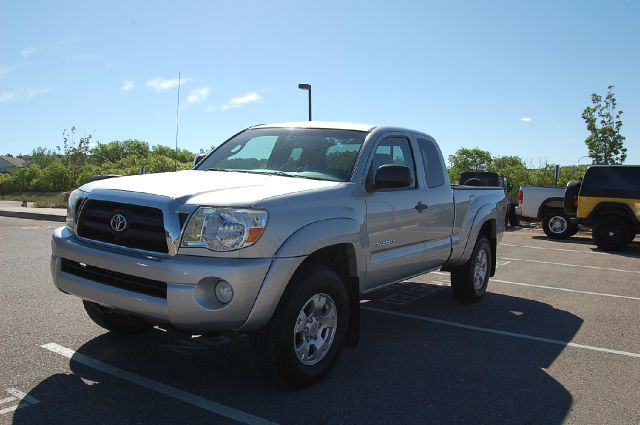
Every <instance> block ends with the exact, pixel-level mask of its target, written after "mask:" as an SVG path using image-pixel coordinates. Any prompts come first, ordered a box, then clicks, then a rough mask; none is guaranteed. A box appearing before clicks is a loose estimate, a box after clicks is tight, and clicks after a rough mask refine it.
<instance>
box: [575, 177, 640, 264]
mask: <svg viewBox="0 0 640 425" xmlns="http://www.w3.org/2000/svg"><path fill="white" fill-rule="evenodd" d="M564 208H565V213H566V214H567V215H568V216H570V217H571V219H572V221H573V222H574V223H577V224H580V225H583V226H589V227H592V228H593V229H592V235H593V240H594V241H595V243H596V245H598V247H599V248H601V249H604V250H607V251H617V250H619V249H622V248H623V247H625V246H627V245H628V244H629V243H631V241H633V239H634V238H635V236H636V233H637V232H638V231H640V166H638V165H593V166H591V167H589V168H587V171H586V172H585V174H584V177H583V179H582V181H581V182H580V181H573V182H569V183H568V184H567V190H566V196H565V203H564Z"/></svg>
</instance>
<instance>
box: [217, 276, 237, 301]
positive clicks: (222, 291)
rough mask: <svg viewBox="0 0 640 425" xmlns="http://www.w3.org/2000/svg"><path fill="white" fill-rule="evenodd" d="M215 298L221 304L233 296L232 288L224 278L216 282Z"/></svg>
mask: <svg viewBox="0 0 640 425" xmlns="http://www.w3.org/2000/svg"><path fill="white" fill-rule="evenodd" d="M216 298H217V299H218V301H220V302H221V303H222V304H228V303H229V302H230V301H231V298H233V288H232V287H231V285H230V284H229V282H227V281H226V280H220V281H218V283H216Z"/></svg>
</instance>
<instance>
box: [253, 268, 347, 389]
mask: <svg viewBox="0 0 640 425" xmlns="http://www.w3.org/2000/svg"><path fill="white" fill-rule="evenodd" d="M316 296H318V297H322V296H325V297H329V298H328V299H325V301H326V304H325V306H329V305H330V301H331V302H333V307H334V309H335V310H333V312H334V313H335V316H331V311H332V310H327V311H326V312H324V308H323V309H322V311H321V314H319V315H318V317H325V318H327V319H328V318H330V317H333V318H334V319H335V327H334V328H333V329H334V331H333V338H332V340H331V342H330V343H329V344H328V346H327V350H326V352H325V353H324V354H322V353H323V352H322V350H321V351H320V354H318V351H317V347H316V346H315V345H313V343H312V344H307V346H308V347H312V346H313V347H316V349H315V350H316V351H315V356H316V357H315V358H314V354H312V350H311V349H309V350H308V351H307V355H308V357H307V358H306V361H307V362H310V363H309V364H304V363H303V361H304V360H301V359H299V357H298V354H296V349H295V345H296V344H298V345H300V346H302V345H304V342H305V341H304V340H305V338H304V335H307V333H306V332H307V329H311V328H312V327H313V326H312V325H313V322H311V325H309V326H308V327H307V326H306V324H308V323H310V322H309V321H307V322H304V321H299V319H300V317H299V315H300V314H301V313H302V312H303V309H304V308H305V307H306V306H307V305H308V304H309V302H312V300H313V299H314V297H316ZM329 300H330V301H329ZM312 316H313V314H310V315H309V316H305V317H308V318H312ZM300 324H303V326H305V327H304V329H305V330H304V331H301V332H299V333H296V331H295V330H296V326H299V325H300ZM348 327H349V301H348V295H347V290H346V287H345V285H344V283H343V281H342V279H341V278H340V276H339V275H338V274H337V273H335V272H334V271H333V270H331V269H329V268H326V267H321V266H313V267H311V268H303V269H302V270H299V271H298V272H296V274H295V275H294V277H293V278H292V279H291V281H290V282H289V286H288V287H287V290H286V291H285V293H284V294H283V296H282V299H281V300H280V303H279V304H278V307H277V308H276V311H275V313H274V314H273V317H272V318H271V320H270V321H269V323H268V324H267V326H266V327H265V328H263V329H262V330H260V331H258V332H256V333H254V334H253V335H252V338H251V339H252V342H253V346H254V349H255V351H256V355H257V357H258V363H259V364H260V367H261V369H262V371H263V372H264V374H265V375H266V376H267V377H268V378H271V379H274V380H276V381H277V382H279V383H281V384H285V385H287V386H289V387H292V388H304V387H308V386H309V385H312V384H314V383H316V382H318V381H319V380H320V379H322V378H323V377H324V376H325V375H326V374H327V373H328V372H329V370H331V368H332V367H333V365H334V364H335V362H336V360H337V358H338V355H339V354H340V350H341V348H342V345H343V343H344V338H345V335H346V332H347V329H348ZM311 332H312V333H313V332H314V331H313V330H311ZM323 332H325V330H323V329H322V328H320V329H318V327H317V326H316V327H315V336H316V339H315V341H317V340H318V339H317V338H318V336H322V333H323ZM329 332H330V331H329ZM327 335H329V333H328V332H327ZM327 339H328V338H327ZM308 341H309V340H308V339H307V342H308ZM324 341H326V339H325V340H324ZM301 351H304V350H301ZM314 361H316V363H313V362H314Z"/></svg>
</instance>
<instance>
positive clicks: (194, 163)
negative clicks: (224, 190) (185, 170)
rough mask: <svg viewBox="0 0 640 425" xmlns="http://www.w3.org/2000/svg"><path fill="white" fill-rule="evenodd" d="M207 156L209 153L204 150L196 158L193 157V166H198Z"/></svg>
mask: <svg viewBox="0 0 640 425" xmlns="http://www.w3.org/2000/svg"><path fill="white" fill-rule="evenodd" d="M206 156H207V154H206V153H204V152H200V153H197V154H196V156H195V158H193V168H196V166H197V165H198V164H200V162H202V160H203V159H204V158H205V157H206Z"/></svg>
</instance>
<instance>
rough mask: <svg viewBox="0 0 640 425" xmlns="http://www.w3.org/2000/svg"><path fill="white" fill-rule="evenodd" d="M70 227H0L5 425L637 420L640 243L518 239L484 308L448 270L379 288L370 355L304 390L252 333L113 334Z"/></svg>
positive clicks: (348, 360)
mask: <svg viewBox="0 0 640 425" xmlns="http://www.w3.org/2000/svg"><path fill="white" fill-rule="evenodd" d="M59 225H60V223H53V222H46V221H32V220H26V219H16V218H5V217H0V240H1V241H2V254H1V255H0V341H2V343H1V344H0V424H4V423H7V424H9V423H13V424H51V423H77V424H84V423H92V424H101V423H119V424H146V423H154V424H175V423H184V424H190V423H216V424H217V423H221V424H225V423H239V422H240V423H251V424H257V423H279V424H299V423H304V424H354V423H367V424H378V423H379V424H391V423H393V424H405V423H406V424H416V423H474V424H480V423H487V424H497V423H510V424H514V423H515V424H527V423H531V424H537V423H541V424H542V423H544V424H553V423H580V424H585V423H594V424H602V423H615V424H638V423H640V407H639V406H640V391H639V390H638V384H639V383H640V330H639V327H638V323H640V309H639V308H638V306H640V243H639V242H638V241H637V240H636V242H634V243H633V244H632V245H630V246H629V247H628V248H626V249H625V250H624V251H622V252H620V253H616V254H609V253H605V252H602V251H599V250H598V249H596V247H595V245H593V244H592V243H591V241H590V237H589V236H590V235H589V234H588V233H580V234H578V235H577V236H575V237H573V238H571V239H570V240H568V241H551V240H549V239H547V238H546V237H545V236H544V234H543V233H542V231H541V230H537V229H518V230H512V231H509V232H507V233H506V234H505V235H504V238H503V241H502V243H501V244H500V245H499V247H498V264H499V266H498V272H497V274H496V276H495V278H493V279H492V281H491V283H490V285H489V292H490V293H489V294H487V295H486V296H485V298H484V299H483V300H482V301H481V302H480V303H478V304H473V305H463V304H459V303H457V302H455V301H454V300H453V297H452V295H451V294H450V288H449V287H448V274H447V273H441V272H437V273H429V274H426V275H423V276H420V277H418V278H414V279H411V281H409V282H404V283H400V284H395V285H392V286H391V287H387V288H385V289H382V290H379V291H377V292H375V293H370V294H367V295H366V297H365V299H364V300H363V302H362V334H361V342H360V345H359V347H358V348H356V349H350V348H346V349H344V350H343V352H342V355H341V357H340V359H339V361H338V364H337V365H336V367H335V369H334V370H333V371H332V373H331V374H330V375H329V376H328V377H327V379H325V380H324V381H322V382H320V383H319V384H318V385H316V386H314V387H312V388H310V389H307V390H303V391H289V390H286V389H282V388H279V387H277V386H274V385H273V384H272V383H271V382H269V381H267V380H266V379H265V378H263V377H262V375H260V373H259V370H258V365H257V362H256V360H255V358H254V356H253V352H252V351H251V347H250V344H249V341H248V338H247V337H237V338H227V337H209V338H205V337H189V336H186V335H183V334H179V333H168V332H163V331H160V330H154V331H152V332H150V333H148V334H145V335H143V336H137V337H123V336H117V335H111V334H109V333H106V332H104V331H103V330H102V329H101V328H99V327H98V326H96V325H94V324H93V322H91V321H90V320H89V319H88V317H86V315H85V313H84V310H83V308H82V305H81V302H80V301H79V300H78V299H76V298H75V297H71V296H67V295H64V294H62V293H60V292H58V291H57V290H56V289H55V288H54V286H53V284H52V283H51V278H50V274H49V255H50V246H49V239H50V235H51V231H52V229H53V228H54V227H58V226H59Z"/></svg>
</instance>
